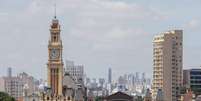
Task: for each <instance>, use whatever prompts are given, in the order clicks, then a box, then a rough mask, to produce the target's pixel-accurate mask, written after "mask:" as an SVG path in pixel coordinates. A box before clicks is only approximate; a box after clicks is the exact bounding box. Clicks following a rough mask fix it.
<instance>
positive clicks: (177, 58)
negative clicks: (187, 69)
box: [152, 30, 183, 101]
mask: <svg viewBox="0 0 201 101" xmlns="http://www.w3.org/2000/svg"><path fill="white" fill-rule="evenodd" d="M182 59H183V31H182V30H172V31H168V32H164V33H162V34H160V35H157V36H155V37H154V40H153V85H152V94H153V98H155V97H156V94H157V91H158V89H162V91H163V93H164V101H178V99H179V95H180V87H181V84H182V67H183V62H182V61H183V60H182Z"/></svg>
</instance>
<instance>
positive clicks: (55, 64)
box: [47, 16, 63, 96]
mask: <svg viewBox="0 0 201 101" xmlns="http://www.w3.org/2000/svg"><path fill="white" fill-rule="evenodd" d="M60 32H61V30H60V25H59V20H58V19H57V18H56V16H55V17H54V19H53V20H52V24H51V26H50V39H49V45H48V53H49V54H48V56H49V58H48V63H47V70H48V75H47V77H48V86H49V87H50V88H51V94H52V95H54V96H61V95H62V81H63V60H62V49H63V46H62V40H61V37H60Z"/></svg>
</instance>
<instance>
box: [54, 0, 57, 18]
mask: <svg viewBox="0 0 201 101" xmlns="http://www.w3.org/2000/svg"><path fill="white" fill-rule="evenodd" d="M54 18H55V19H56V18H57V5H56V0H54Z"/></svg>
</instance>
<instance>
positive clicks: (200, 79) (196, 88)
mask: <svg viewBox="0 0 201 101" xmlns="http://www.w3.org/2000/svg"><path fill="white" fill-rule="evenodd" d="M183 75H184V76H183V77H184V78H183V85H184V87H185V88H188V89H191V90H192V91H193V92H194V93H195V94H196V95H201V69H188V70H184V71H183Z"/></svg>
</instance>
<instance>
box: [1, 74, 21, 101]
mask: <svg viewBox="0 0 201 101" xmlns="http://www.w3.org/2000/svg"><path fill="white" fill-rule="evenodd" d="M4 87H5V92H7V93H8V94H9V95H10V96H12V97H14V98H15V99H20V98H21V97H22V96H23V82H22V80H21V79H20V78H19V77H4Z"/></svg>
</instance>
